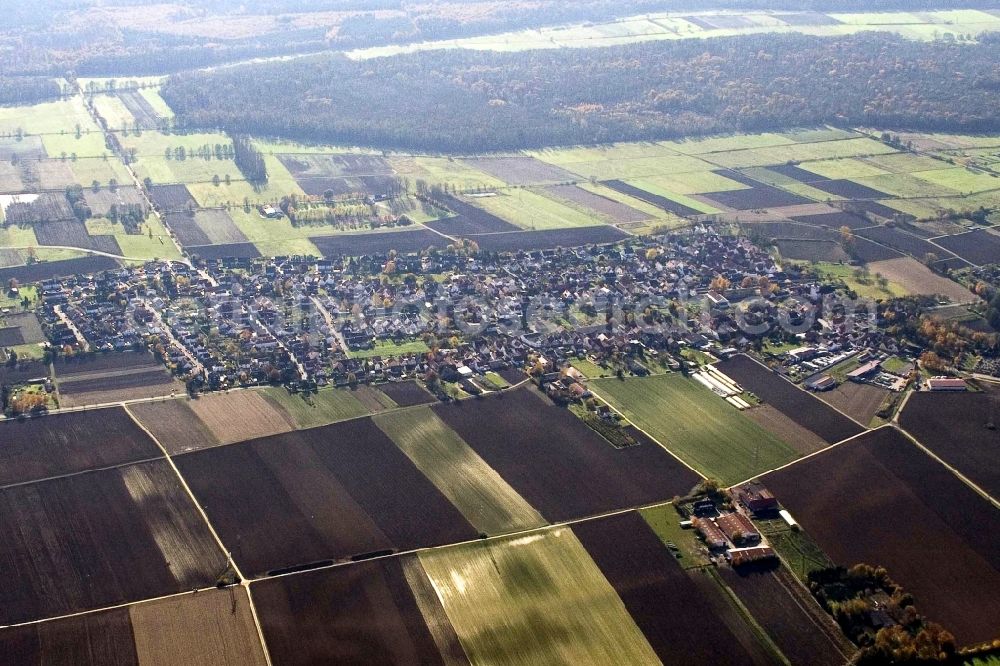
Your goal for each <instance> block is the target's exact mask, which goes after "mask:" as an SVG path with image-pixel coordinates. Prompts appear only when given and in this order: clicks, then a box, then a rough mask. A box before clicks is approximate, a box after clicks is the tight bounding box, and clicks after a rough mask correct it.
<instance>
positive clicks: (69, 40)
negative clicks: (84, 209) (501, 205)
mask: <svg viewBox="0 0 1000 666" xmlns="http://www.w3.org/2000/svg"><path fill="white" fill-rule="evenodd" d="M4 4H5V6H4V23H3V25H2V26H0V62H3V66H4V73H5V74H6V75H52V76H66V75H68V74H75V75H77V76H137V75H146V74H167V73H172V72H178V71H182V70H185V69H193V68H196V67H204V66H209V65H217V64H220V63H226V62H233V61H238V60H245V59H250V58H257V57H264V56H276V55H288V54H302V53H313V52H320V51H324V50H328V49H338V50H343V49H353V48H361V47H368V46H379V45H383V44H390V43H407V42H419V41H425V40H436V39H453V38H459V37H471V36H476V35H485V34H491V33H498V32H506V31H512V30H520V29H523V28H539V27H543V26H553V25H560V24H566V23H583V22H587V21H606V20H610V19H615V18H621V17H625V16H633V15H636V14H642V13H646V12H664V11H705V10H710V9H724V10H759V9H767V10H785V11H840V12H854V11H862V12H872V11H890V10H903V11H914V10H919V9H947V8H950V7H955V8H963V9H967V8H976V7H983V8H995V7H996V6H997V5H996V2H995V1H994V0H712V1H711V2H708V3H706V2H702V1H700V0H630V2H627V3H623V2H618V1H617V0H579V1H576V2H569V1H567V0H530V1H525V0H514V1H511V2H496V1H495V0H456V1H446V0H428V1H427V2H420V3H408V2H403V1H402V0H300V1H297V0H260V1H258V2H253V3H223V2H218V1H216V0H177V1H176V2H173V3H170V4H169V5H167V4H163V3H159V2H155V1H154V0H39V2H32V3H19V2H7V3H4ZM8 5H9V6H8ZM142 6H150V12H151V13H154V12H162V11H163V9H164V8H169V9H170V12H169V13H168V14H166V15H165V16H164V19H163V20H162V21H155V22H152V23H151V22H149V21H143V20H141V18H140V19H139V20H138V21H136V16H141V12H140V13H138V14H137V13H136V12H135V11H134V8H136V7H142ZM116 10H120V11H116ZM156 15H159V14H156ZM247 17H256V18H257V19H259V20H257V21H255V22H254V23H255V25H256V26H259V28H258V29H256V30H252V31H249V32H247V31H246V30H242V31H240V30H238V29H235V30H233V31H232V32H230V31H228V30H227V27H226V26H227V25H230V22H231V21H233V22H235V21H243V20H245V19H246V18H247ZM202 25H206V26H212V27H211V28H210V29H206V28H203V27H201V26H202Z"/></svg>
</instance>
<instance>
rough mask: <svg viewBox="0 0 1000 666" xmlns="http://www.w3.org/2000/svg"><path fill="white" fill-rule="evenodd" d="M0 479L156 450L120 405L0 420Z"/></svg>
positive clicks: (144, 456) (33, 476) (94, 465)
mask: <svg viewBox="0 0 1000 666" xmlns="http://www.w3.org/2000/svg"><path fill="white" fill-rule="evenodd" d="M0 435H2V436H0V440H2V442H3V443H2V444H0V485H3V486H6V485H10V484H15V483H25V482H28V481H36V480H39V479H47V478H49V477H53V476H61V475H64V474H73V473H76V472H83V471H86V470H91V469H100V468H103V467H111V466H114V465H121V464H123V463H130V462H136V461H139V460H148V459H150V458H158V457H160V456H161V453H160V450H159V448H157V446H156V444H154V443H153V441H152V440H150V439H149V437H148V436H147V435H146V433H144V432H143V431H142V429H141V428H139V426H137V425H136V424H135V422H134V421H133V420H132V419H131V418H129V415H128V414H126V413H125V410H123V409H122V408H120V407H113V408H111V409H101V410H94V411H89V412H78V413H75V414H52V415H49V416H42V417H37V418H32V419H27V420H24V421H21V420H7V421H4V422H3V423H0Z"/></svg>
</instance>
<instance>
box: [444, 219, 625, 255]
mask: <svg viewBox="0 0 1000 666" xmlns="http://www.w3.org/2000/svg"><path fill="white" fill-rule="evenodd" d="M627 237H628V235H627V234H625V233H623V232H621V231H619V230H618V229H615V228H614V227H611V226H608V225H604V224H601V225H596V226H590V227H573V228H569V229H549V230H546V231H510V232H503V233H496V234H483V235H480V236H471V237H470V238H471V239H472V240H474V241H475V242H476V243H477V244H478V245H479V249H480V250H483V251H486V252H518V251H529V250H547V249H551V248H556V247H577V246H581V245H604V244H610V243H616V242H618V241H620V240H623V239H625V238H627ZM435 245H437V246H438V247H440V246H441V245H442V244H441V243H436V244H435Z"/></svg>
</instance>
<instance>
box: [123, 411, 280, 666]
mask: <svg viewBox="0 0 1000 666" xmlns="http://www.w3.org/2000/svg"><path fill="white" fill-rule="evenodd" d="M124 409H125V412H126V413H127V414H128V415H129V417H130V418H131V419H132V420H133V421H135V423H136V425H138V426H139V427H140V428H141V429H142V430H143V431H144V432H145V433H146V435H148V436H149V438H150V439H152V440H153V441H154V442H155V443H156V446H157V447H159V449H160V451H162V452H163V455H164V456H165V457H166V460H167V463H169V465H170V468H171V469H172V470H173V471H174V474H175V475H176V476H177V480H178V481H179V482H180V484H181V486H182V487H183V488H184V492H186V493H187V495H188V497H189V498H190V499H191V502H192V503H193V504H194V506H195V508H196V509H197V510H198V514H199V515H200V516H201V519H202V520H203V521H204V523H205V525H206V527H208V531H209V532H210V533H211V534H212V538H213V539H215V543H216V544H217V545H218V546H219V549H220V550H221V551H222V552H223V553H225V555H226V559H227V560H228V562H229V567H230V568H231V569H232V570H233V571H234V572H236V575H237V576H239V581H240V585H241V586H243V587H244V588H246V592H247V598H248V599H249V603H250V613H251V614H252V615H253V622H254V625H255V626H256V628H257V636H258V638H259V639H260V644H261V648H262V649H263V652H264V659H265V660H266V662H267V664H268V666H271V653H270V652H269V651H268V649H267V642H266V641H265V640H264V631H263V629H262V628H261V624H260V617H259V616H258V615H257V607H256V606H255V605H254V602H253V595H251V594H250V581H249V580H248V579H247V577H246V576H244V575H243V572H242V571H240V568H239V565H237V564H236V560H234V559H233V555H232V553H231V552H229V551H228V550H227V549H226V546H225V544H224V543H222V538H221V537H219V533H218V532H216V530H215V526H214V525H212V522H211V521H210V520H209V519H208V514H207V513H205V509H204V507H202V505H201V503H200V502H199V501H198V498H197V497H195V494H194V491H193V490H191V486H189V485H188V482H187V479H185V478H184V475H183V474H181V471H180V469H178V468H177V465H176V464H175V463H174V460H173V458H171V457H170V452H169V451H167V450H166V449H165V448H164V447H163V445H162V444H160V441H159V440H158V439H156V436H155V435H153V433H152V432H150V431H149V429H147V428H146V426H144V425H143V424H142V422H140V421H139V419H138V418H136V416H135V414H133V413H132V411H131V410H130V409H129V408H128V407H127V406H125V407H124Z"/></svg>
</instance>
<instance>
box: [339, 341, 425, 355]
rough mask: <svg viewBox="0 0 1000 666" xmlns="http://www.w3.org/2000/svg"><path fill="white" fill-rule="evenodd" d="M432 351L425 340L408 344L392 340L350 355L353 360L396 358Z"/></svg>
mask: <svg viewBox="0 0 1000 666" xmlns="http://www.w3.org/2000/svg"><path fill="white" fill-rule="evenodd" d="M426 351H430V348H429V347H428V346H427V345H426V344H425V343H424V341H423V340H410V341H408V342H393V341H391V340H379V341H377V342H376V343H375V346H374V347H373V348H372V349H362V350H360V351H352V352H349V353H348V356H350V357H351V358H370V357H372V356H394V355H401V354H420V353H423V352H426Z"/></svg>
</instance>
